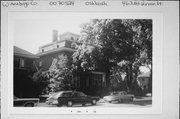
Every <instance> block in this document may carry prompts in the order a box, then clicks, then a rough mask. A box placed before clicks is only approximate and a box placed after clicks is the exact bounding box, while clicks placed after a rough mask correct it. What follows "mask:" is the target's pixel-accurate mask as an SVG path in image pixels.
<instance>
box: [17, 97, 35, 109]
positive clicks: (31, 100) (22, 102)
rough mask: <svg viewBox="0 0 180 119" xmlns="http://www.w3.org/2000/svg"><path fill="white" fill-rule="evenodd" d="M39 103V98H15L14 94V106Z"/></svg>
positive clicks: (32, 105)
mask: <svg viewBox="0 0 180 119" xmlns="http://www.w3.org/2000/svg"><path fill="white" fill-rule="evenodd" d="M38 104H39V98H17V97H16V96H14V106H15V107H35V106H37V105H38Z"/></svg>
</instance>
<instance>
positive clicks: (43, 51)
mask: <svg viewBox="0 0 180 119" xmlns="http://www.w3.org/2000/svg"><path fill="white" fill-rule="evenodd" d="M79 37H80V36H79V35H77V34H74V33H70V32H67V33H64V34H61V35H58V31H56V30H53V33H52V42H51V43H48V44H45V45H43V46H40V47H39V53H38V54H37V56H38V57H39V59H37V62H38V67H39V68H42V69H43V71H47V70H49V68H50V67H51V65H52V61H53V59H54V58H57V57H58V56H59V55H61V54H63V55H66V56H67V57H68V58H72V54H73V53H74V52H75V51H76V49H75V46H76V44H78V43H79V42H78V39H79ZM72 78H73V82H72V83H73V87H75V89H76V90H80V91H83V92H85V93H86V94H91V95H93V94H94V95H99V94H101V91H104V88H106V75H105V73H104V72H100V71H89V72H80V71H79V72H78V71H77V72H76V74H74V75H73V76H72Z"/></svg>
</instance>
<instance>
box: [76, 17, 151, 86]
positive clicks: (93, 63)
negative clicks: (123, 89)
mask: <svg viewBox="0 0 180 119" xmlns="http://www.w3.org/2000/svg"><path fill="white" fill-rule="evenodd" d="M80 42H81V44H80V45H79V47H78V48H77V51H76V52H75V53H74V55H73V61H74V63H75V65H76V66H77V67H78V68H79V69H81V68H82V69H83V70H84V71H85V70H102V71H104V72H105V73H106V77H107V84H109V82H110V77H109V76H110V74H112V73H113V72H114V69H117V68H119V69H121V70H119V71H122V72H125V73H126V75H127V85H128V88H131V87H132V86H131V85H132V82H133V77H134V75H135V76H137V74H138V72H139V70H138V69H139V66H141V65H142V64H144V65H145V64H146V65H147V64H151V60H152V20H133V19H130V20H122V19H93V20H91V22H90V23H87V24H84V25H83V26H82V32H81V37H80ZM143 53H144V54H146V55H144V56H143V55H142V54H143ZM145 56H146V57H145ZM115 67H116V68H115Z"/></svg>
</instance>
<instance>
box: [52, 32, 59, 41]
mask: <svg viewBox="0 0 180 119" xmlns="http://www.w3.org/2000/svg"><path fill="white" fill-rule="evenodd" d="M52 32H53V33H52V38H53V39H52V42H56V41H57V40H58V31H57V30H53V31H52Z"/></svg>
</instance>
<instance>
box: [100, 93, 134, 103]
mask: <svg viewBox="0 0 180 119" xmlns="http://www.w3.org/2000/svg"><path fill="white" fill-rule="evenodd" d="M103 99H104V101H106V102H109V103H111V102H112V101H118V102H123V101H124V100H129V101H133V99H134V95H133V94H127V92H125V91H114V92H111V93H110V95H108V96H105V97H104V98H103Z"/></svg>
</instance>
